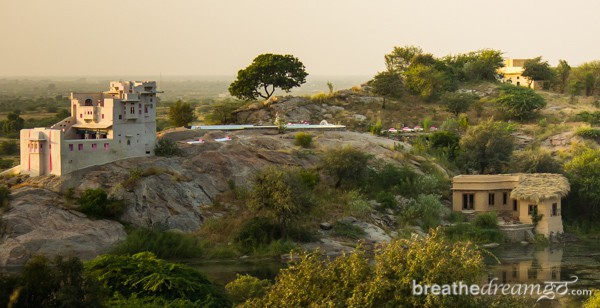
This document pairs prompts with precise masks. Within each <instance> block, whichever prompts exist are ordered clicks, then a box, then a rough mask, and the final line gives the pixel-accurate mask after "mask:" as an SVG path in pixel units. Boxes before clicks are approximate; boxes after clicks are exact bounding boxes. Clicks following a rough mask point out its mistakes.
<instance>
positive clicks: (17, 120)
mask: <svg viewBox="0 0 600 308" xmlns="http://www.w3.org/2000/svg"><path fill="white" fill-rule="evenodd" d="M20 114H21V112H20V111H19V110H17V111H14V112H9V113H8V115H6V121H4V126H3V127H2V131H3V132H4V133H5V134H9V135H14V134H18V133H19V131H20V130H21V129H23V128H24V127H25V120H24V119H23V118H21V116H20Z"/></svg>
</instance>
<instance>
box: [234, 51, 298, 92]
mask: <svg viewBox="0 0 600 308" xmlns="http://www.w3.org/2000/svg"><path fill="white" fill-rule="evenodd" d="M306 76H308V73H306V71H305V68H304V64H302V62H300V60H298V58H296V57H294V56H292V55H277V54H270V53H268V54H262V55H259V56H258V57H256V58H255V59H254V61H252V64H250V65H249V66H248V67H246V68H245V69H243V70H240V71H238V74H237V78H236V80H235V81H234V82H233V83H231V85H230V86H229V93H230V94H231V95H232V96H234V97H237V98H239V99H244V100H254V99H257V98H258V97H262V98H264V99H268V98H269V97H271V95H273V92H275V88H280V89H282V90H284V91H286V92H289V91H290V89H292V88H294V87H299V86H300V85H301V84H303V83H305V82H306Z"/></svg>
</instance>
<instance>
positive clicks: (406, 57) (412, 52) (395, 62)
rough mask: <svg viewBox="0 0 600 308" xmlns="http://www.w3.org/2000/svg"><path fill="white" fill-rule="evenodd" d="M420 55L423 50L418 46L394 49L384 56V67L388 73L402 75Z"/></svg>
mask: <svg viewBox="0 0 600 308" xmlns="http://www.w3.org/2000/svg"><path fill="white" fill-rule="evenodd" d="M422 53H423V50H422V49H421V47H418V46H404V47H394V50H393V51H392V52H391V53H389V54H387V55H385V66H386V67H387V70H388V71H389V72H395V73H396V74H402V73H403V72H404V71H405V70H406V69H407V68H408V66H409V65H410V64H411V63H412V59H413V58H414V57H415V56H416V55H420V54H422Z"/></svg>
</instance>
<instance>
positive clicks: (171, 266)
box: [85, 252, 231, 307]
mask: <svg viewBox="0 0 600 308" xmlns="http://www.w3.org/2000/svg"><path fill="white" fill-rule="evenodd" d="M85 269H86V271H87V272H88V273H90V274H91V275H93V276H94V277H95V278H96V279H97V280H99V281H100V283H102V284H103V285H104V286H105V287H106V288H107V289H108V291H109V292H110V294H115V293H119V294H121V295H122V296H123V297H124V298H130V297H131V296H134V295H135V296H137V297H138V298H151V299H153V300H154V299H156V298H162V299H166V300H169V301H171V300H189V301H191V302H193V303H194V305H193V306H192V307H229V306H230V305H231V303H230V302H229V300H228V299H227V298H226V296H225V294H223V292H221V291H220V290H219V289H218V288H217V287H216V286H215V285H214V284H213V283H212V282H210V281H209V280H208V279H207V278H206V276H205V275H204V274H202V273H201V272H200V271H198V270H196V269H194V268H192V267H189V266H186V265H183V264H178V263H170V262H167V261H164V260H161V259H158V258H156V256H155V255H154V254H152V253H150V252H142V253H137V254H134V255H103V256H100V257H98V258H96V259H94V260H92V261H90V262H88V263H86V264H85ZM117 296H118V295H117Z"/></svg>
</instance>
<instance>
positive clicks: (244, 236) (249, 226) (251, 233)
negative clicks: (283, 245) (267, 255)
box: [233, 217, 282, 253]
mask: <svg viewBox="0 0 600 308" xmlns="http://www.w3.org/2000/svg"><path fill="white" fill-rule="evenodd" d="M281 237H282V234H281V228H280V227H279V226H278V225H277V224H275V223H273V222H271V221H270V220H269V219H267V218H264V217H254V218H252V219H250V220H248V221H247V222H246V223H245V224H244V225H242V227H241V228H240V229H239V230H238V231H237V232H236V234H235V235H234V238H233V242H234V243H236V244H237V245H238V247H239V248H240V250H241V251H242V252H243V253H251V252H253V251H254V250H255V249H256V248H257V247H259V246H262V245H268V244H269V243H271V242H272V241H274V240H277V239H280V238H281Z"/></svg>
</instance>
